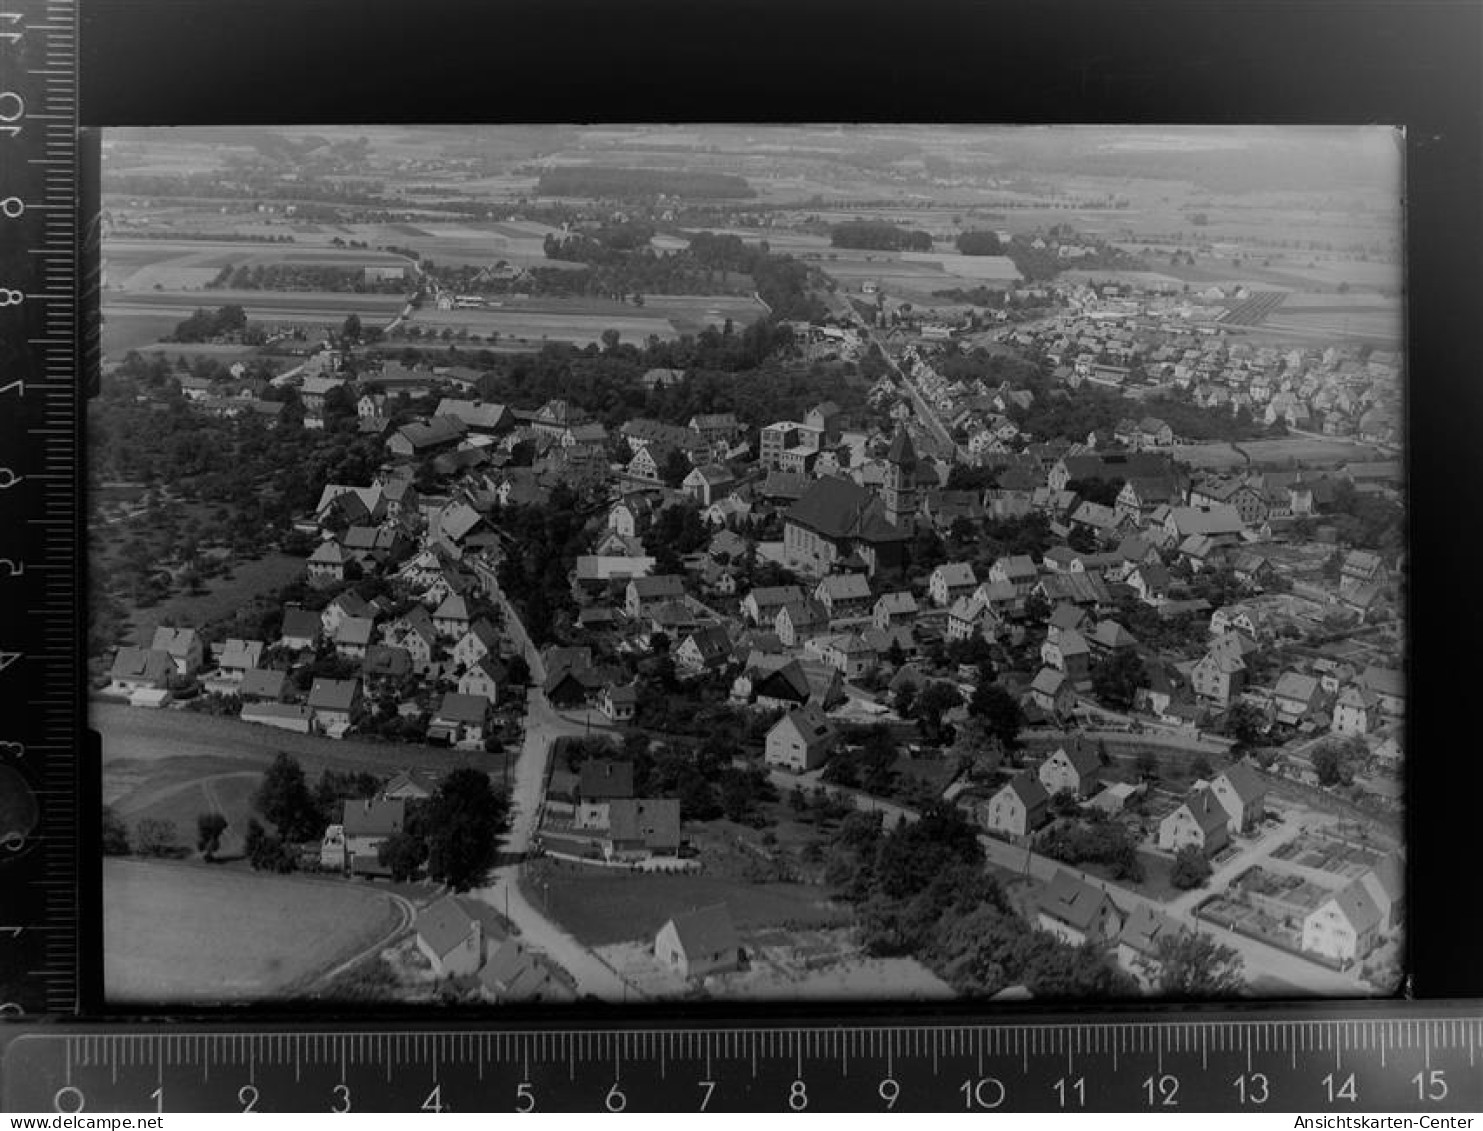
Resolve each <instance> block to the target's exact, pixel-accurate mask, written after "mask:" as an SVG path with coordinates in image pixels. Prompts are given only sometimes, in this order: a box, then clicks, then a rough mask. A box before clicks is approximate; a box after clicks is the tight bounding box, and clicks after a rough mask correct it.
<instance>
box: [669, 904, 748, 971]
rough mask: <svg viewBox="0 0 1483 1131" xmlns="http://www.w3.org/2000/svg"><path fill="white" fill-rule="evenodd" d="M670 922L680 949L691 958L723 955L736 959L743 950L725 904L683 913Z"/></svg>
mask: <svg viewBox="0 0 1483 1131" xmlns="http://www.w3.org/2000/svg"><path fill="white" fill-rule="evenodd" d="M669 922H670V923H672V924H673V925H674V928H675V936H676V938H678V939H679V942H680V949H681V950H683V951H684V952H685V957H687V958H698V957H701V956H703V955H704V956H710V955H720V954H728V955H733V956H734V955H735V954H736V952H737V951H738V950H739V949H740V948H741V942H740V940H739V939H738V938H737V937H736V928H735V927H734V926H732V924H731V913H730V912H729V911H727V910H726V905H725V904H724V903H717V904H713V905H712V906H710V907H701V908H698V909H696V910H694V911H683V912H681V913H680V914H678V915H676V916H674V917H673V918H672V919H670V921H669Z"/></svg>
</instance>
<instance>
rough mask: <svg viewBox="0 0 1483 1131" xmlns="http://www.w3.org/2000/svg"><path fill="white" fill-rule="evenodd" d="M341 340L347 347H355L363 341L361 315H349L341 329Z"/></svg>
mask: <svg viewBox="0 0 1483 1131" xmlns="http://www.w3.org/2000/svg"><path fill="white" fill-rule="evenodd" d="M340 338H341V340H342V341H343V342H344V343H345V344H346V345H354V344H355V343H356V342H358V341H360V339H361V325H360V315H359V314H348V315H346V316H345V322H344V324H343V325H342V326H341V327H340Z"/></svg>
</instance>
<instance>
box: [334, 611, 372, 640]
mask: <svg viewBox="0 0 1483 1131" xmlns="http://www.w3.org/2000/svg"><path fill="white" fill-rule="evenodd" d="M375 627H376V622H375V621H373V620H372V619H371V618H370V617H345V618H343V619H342V620H341V621H340V624H339V627H337V628H336V629H335V643H336V644H349V645H351V646H352V647H354V646H356V645H360V646H365V645H367V644H370V642H371V632H372V630H373V629H374V628H375Z"/></svg>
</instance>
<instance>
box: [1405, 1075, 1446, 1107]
mask: <svg viewBox="0 0 1483 1131" xmlns="http://www.w3.org/2000/svg"><path fill="white" fill-rule="evenodd" d="M1411 1083H1413V1084H1415V1085H1416V1098H1417V1099H1418V1100H1422V1101H1428V1100H1429V1101H1431V1102H1432V1103H1440V1102H1441V1101H1442V1100H1445V1099H1446V1098H1447V1074H1446V1073H1445V1072H1443V1071H1442V1070H1441V1069H1440V1068H1433V1069H1431V1070H1430V1071H1422V1072H1418V1073H1416V1075H1415V1076H1412V1077H1411Z"/></svg>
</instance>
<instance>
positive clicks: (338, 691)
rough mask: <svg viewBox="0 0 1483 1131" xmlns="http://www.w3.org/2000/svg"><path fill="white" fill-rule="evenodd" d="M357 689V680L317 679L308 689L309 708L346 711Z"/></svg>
mask: <svg viewBox="0 0 1483 1131" xmlns="http://www.w3.org/2000/svg"><path fill="white" fill-rule="evenodd" d="M359 689H360V680H358V679H325V678H323V677H320V678H317V679H315V681H314V684H313V686H312V687H310V688H309V706H310V707H311V708H314V709H316V710H323V711H348V710H350V708H351V705H352V704H353V703H354V702H355V694H356V692H357V691H358V690H359Z"/></svg>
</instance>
